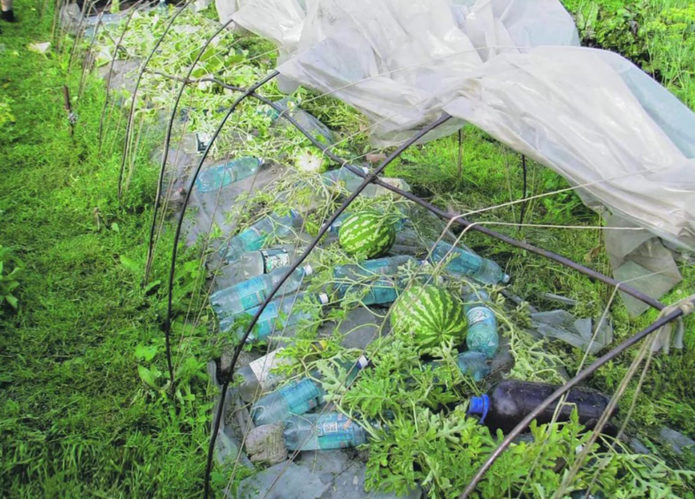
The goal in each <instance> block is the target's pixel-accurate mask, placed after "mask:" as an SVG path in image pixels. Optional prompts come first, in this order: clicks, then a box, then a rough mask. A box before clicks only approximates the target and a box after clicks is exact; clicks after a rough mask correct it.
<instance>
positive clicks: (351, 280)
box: [333, 255, 416, 305]
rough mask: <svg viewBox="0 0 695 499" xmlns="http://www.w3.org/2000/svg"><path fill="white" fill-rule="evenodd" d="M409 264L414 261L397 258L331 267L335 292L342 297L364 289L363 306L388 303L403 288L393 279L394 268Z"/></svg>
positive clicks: (404, 257)
mask: <svg viewBox="0 0 695 499" xmlns="http://www.w3.org/2000/svg"><path fill="white" fill-rule="evenodd" d="M409 261H416V260H415V258H413V257H411V256H407V255H398V256H390V257H385V258H375V259H373V260H366V261H364V262H362V263H360V264H348V265H337V266H335V267H334V268H333V277H334V278H335V280H336V283H335V285H334V288H335V291H336V292H337V293H338V296H339V297H341V298H342V297H343V296H345V294H347V293H348V292H351V291H355V292H361V291H363V290H364V288H365V287H366V288H368V290H367V292H366V294H365V295H364V297H363V298H362V303H363V304H364V305H386V304H389V303H392V302H393V301H395V300H396V298H397V297H398V292H399V290H400V289H402V287H403V286H402V284H401V282H400V280H399V279H398V278H396V277H395V275H396V274H397V273H398V267H400V266H401V265H405V264H406V263H407V262H409ZM384 276H394V277H393V278H386V277H384Z"/></svg>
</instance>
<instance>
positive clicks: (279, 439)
mask: <svg viewBox="0 0 695 499" xmlns="http://www.w3.org/2000/svg"><path fill="white" fill-rule="evenodd" d="M283 429H284V426H283V424H282V423H273V424H266V425H261V426H257V427H255V428H254V429H252V430H251V431H250V432H249V433H248V435H246V452H247V453H248V454H249V458H250V459H251V462H252V463H268V464H277V463H280V462H282V461H284V460H285V459H286V458H287V448H286V447H285V441H284V439H283V436H282V431H283Z"/></svg>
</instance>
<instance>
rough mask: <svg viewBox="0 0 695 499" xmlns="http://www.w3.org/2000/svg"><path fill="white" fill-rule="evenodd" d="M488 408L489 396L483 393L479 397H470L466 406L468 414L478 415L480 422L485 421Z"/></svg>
mask: <svg viewBox="0 0 695 499" xmlns="http://www.w3.org/2000/svg"><path fill="white" fill-rule="evenodd" d="M489 410H490V397H488V396H487V394H483V395H482V396H480V397H471V403H470V405H469V407H468V414H475V415H480V424H484V423H485V417H486V416H487V413H488V411H489Z"/></svg>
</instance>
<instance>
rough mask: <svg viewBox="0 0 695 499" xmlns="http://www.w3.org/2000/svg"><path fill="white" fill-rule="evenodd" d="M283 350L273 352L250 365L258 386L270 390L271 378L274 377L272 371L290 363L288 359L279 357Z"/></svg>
mask: <svg viewBox="0 0 695 499" xmlns="http://www.w3.org/2000/svg"><path fill="white" fill-rule="evenodd" d="M281 350H282V348H278V349H277V350H273V351H272V352H270V353H269V354H268V355H266V356H264V357H261V358H260V359H256V360H254V361H253V362H251V363H250V364H249V367H250V368H251V371H253V374H254V375H255V376H256V379H258V384H259V385H260V386H261V388H262V389H264V390H265V389H268V388H270V386H268V385H269V381H270V378H271V377H272V376H273V375H272V374H270V371H271V370H272V369H274V368H276V367H277V366H280V365H282V364H287V362H288V359H287V358H284V357H280V358H278V357H277V354H278V352H280V351H281Z"/></svg>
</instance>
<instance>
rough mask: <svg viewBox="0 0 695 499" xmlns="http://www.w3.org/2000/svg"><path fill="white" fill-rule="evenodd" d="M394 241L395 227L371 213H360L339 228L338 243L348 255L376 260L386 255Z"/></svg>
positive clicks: (388, 221) (386, 219)
mask: <svg viewBox="0 0 695 499" xmlns="http://www.w3.org/2000/svg"><path fill="white" fill-rule="evenodd" d="M395 240H396V227H395V224H394V222H393V220H391V219H390V218H388V217H384V216H383V215H380V214H379V213H375V212H373V211H360V212H357V213H354V214H352V215H350V216H349V217H347V218H346V219H345V221H344V222H343V224H342V225H341V226H340V232H339V233H338V242H340V246H342V248H343V249H344V250H345V251H346V252H347V253H349V254H351V255H354V256H360V257H364V258H376V257H378V256H381V255H383V254H384V253H386V252H387V251H388V250H389V249H390V248H391V246H392V245H393V242H394V241H395Z"/></svg>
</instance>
